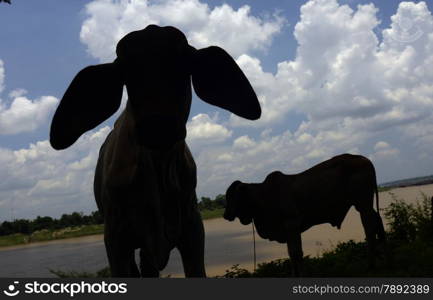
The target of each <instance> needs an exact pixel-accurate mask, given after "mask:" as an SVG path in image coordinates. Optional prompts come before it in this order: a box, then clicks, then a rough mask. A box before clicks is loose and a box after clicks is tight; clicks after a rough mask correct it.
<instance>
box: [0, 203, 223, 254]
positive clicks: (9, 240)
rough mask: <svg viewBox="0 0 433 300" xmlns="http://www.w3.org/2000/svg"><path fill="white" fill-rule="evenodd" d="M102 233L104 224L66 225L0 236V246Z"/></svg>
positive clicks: (210, 213) (212, 214) (215, 213)
mask: <svg viewBox="0 0 433 300" xmlns="http://www.w3.org/2000/svg"><path fill="white" fill-rule="evenodd" d="M223 213H224V209H223V208H218V209H214V210H204V211H202V212H201V216H202V219H203V220H208V219H214V218H221V217H222V215H223ZM102 233H104V225H103V224H99V225H82V226H77V227H67V228H64V229H58V230H49V229H43V230H39V231H35V232H33V233H32V234H31V235H25V234H22V233H16V234H11V235H5V236H0V247H8V246H16V245H25V244H29V243H34V242H45V241H51V240H58V239H68V238H76V237H82V236H87V235H94V234H102Z"/></svg>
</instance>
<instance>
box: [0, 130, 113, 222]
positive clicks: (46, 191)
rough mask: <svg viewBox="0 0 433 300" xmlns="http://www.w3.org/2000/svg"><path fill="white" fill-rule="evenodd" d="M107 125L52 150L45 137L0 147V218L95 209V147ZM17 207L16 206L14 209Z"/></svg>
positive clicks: (96, 149) (96, 147)
mask: <svg viewBox="0 0 433 300" xmlns="http://www.w3.org/2000/svg"><path fill="white" fill-rule="evenodd" d="M109 131H110V128H109V127H103V128H101V129H99V130H98V131H91V132H89V133H86V134H84V135H83V136H82V137H81V138H80V139H79V140H78V141H77V142H76V143H75V144H74V145H73V146H72V147H70V148H68V149H67V150H64V151H55V150H54V149H53V148H51V146H50V144H49V142H48V141H39V142H36V143H34V144H30V145H29V147H28V148H23V149H19V150H15V151H14V150H10V149H6V148H0V163H1V165H2V169H3V171H2V172H1V174H0V207H7V208H8V209H6V210H1V211H0V220H5V219H9V218H10V215H9V214H10V211H11V209H12V208H15V211H16V213H17V214H16V215H15V216H14V217H17V218H20V217H26V218H28V217H36V216H37V215H57V216H58V215H59V214H60V213H66V212H69V213H70V212H72V211H74V210H75V211H76V210H87V212H89V211H90V210H92V209H93V210H94V209H95V207H96V206H95V203H94V200H93V192H92V185H93V175H94V169H95V165H96V160H97V157H98V153H99V148H100V146H101V144H102V142H103V141H104V140H105V137H106V136H107V134H108V132H109ZM18 208H19V209H18Z"/></svg>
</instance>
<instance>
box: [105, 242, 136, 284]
mask: <svg viewBox="0 0 433 300" xmlns="http://www.w3.org/2000/svg"><path fill="white" fill-rule="evenodd" d="M104 242H105V249H106V250H107V257H108V263H109V265H110V271H111V277H140V272H139V271H138V267H137V264H136V263H135V257H134V249H132V248H129V247H127V246H126V245H125V243H122V242H121V241H116V239H113V238H109V237H105V238H104Z"/></svg>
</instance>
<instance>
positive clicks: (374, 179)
mask: <svg viewBox="0 0 433 300" xmlns="http://www.w3.org/2000/svg"><path fill="white" fill-rule="evenodd" d="M371 166H372V168H373V181H374V192H375V194H376V210H377V213H378V214H380V212H379V190H378V188H377V179H376V169H375V168H374V165H373V164H371Z"/></svg>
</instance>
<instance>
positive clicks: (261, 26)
mask: <svg viewBox="0 0 433 300" xmlns="http://www.w3.org/2000/svg"><path fill="white" fill-rule="evenodd" d="M86 13H87V15H88V18H87V19H86V20H85V21H84V23H83V25H82V28H81V33H80V39H81V41H82V42H83V43H84V44H85V45H86V46H87V47H88V51H89V53H90V54H91V55H92V56H93V57H96V58H98V59H100V60H101V61H110V60H112V59H113V58H114V54H115V46H116V44H117V42H118V41H119V39H120V38H122V37H123V36H124V35H125V34H127V33H129V32H131V31H134V30H139V29H143V28H144V27H146V26H147V25H149V24H158V25H161V26H165V25H171V26H175V27H177V28H179V29H180V30H182V31H183V32H184V33H185V35H186V36H187V38H188V39H189V42H190V44H191V45H193V46H195V47H198V48H202V47H208V46H210V45H217V46H220V47H223V48H224V49H226V50H227V51H228V52H229V53H230V54H231V55H233V56H235V57H237V56H239V55H241V54H243V53H249V52H251V51H254V50H264V49H266V48H267V47H268V46H269V45H270V43H271V41H272V38H273V37H274V36H275V34H276V33H278V32H279V31H280V29H281V27H282V26H283V24H284V20H283V19H282V18H280V17H278V16H276V15H274V16H273V17H272V18H269V19H262V18H258V17H255V16H252V15H251V12H250V7H249V6H247V5H244V6H242V7H240V8H239V9H237V10H234V9H233V8H232V7H230V6H229V5H227V4H223V5H221V6H216V7H215V8H213V9H210V8H209V6H208V5H207V4H206V3H202V2H200V1H199V0H173V1H167V0H161V1H149V0H144V1H133V0H132V1H114V0H95V1H92V2H90V3H89V4H87V5H86Z"/></svg>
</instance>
